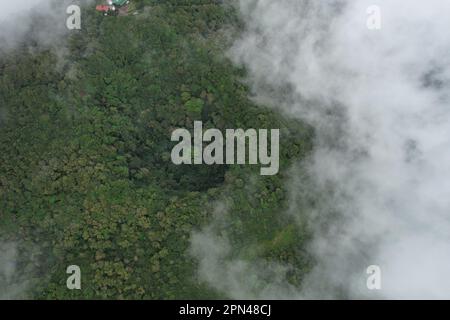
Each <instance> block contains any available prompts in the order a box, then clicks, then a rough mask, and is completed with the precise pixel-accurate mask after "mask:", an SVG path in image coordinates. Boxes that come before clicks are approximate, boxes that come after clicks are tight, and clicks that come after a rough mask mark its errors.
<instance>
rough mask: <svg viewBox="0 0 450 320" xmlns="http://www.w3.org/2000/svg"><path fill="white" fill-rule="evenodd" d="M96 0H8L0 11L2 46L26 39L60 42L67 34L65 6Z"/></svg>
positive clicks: (42, 44)
mask: <svg viewBox="0 0 450 320" xmlns="http://www.w3.org/2000/svg"><path fill="white" fill-rule="evenodd" d="M92 2H93V0H73V1H72V0H21V1H5V3H2V10H1V11H0V49H2V50H5V49H14V48H17V46H18V45H20V44H21V43H23V42H24V41H26V40H27V41H29V42H32V43H33V44H38V45H41V46H49V45H57V44H58V43H59V42H60V41H61V40H64V37H65V36H66V35H67V34H68V31H69V30H68V29H67V27H66V19H67V18H68V16H69V15H68V14H67V13H66V9H67V7H68V6H70V5H72V4H76V5H84V4H89V3H92Z"/></svg>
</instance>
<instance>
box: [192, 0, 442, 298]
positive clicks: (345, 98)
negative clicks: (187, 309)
mask: <svg viewBox="0 0 450 320" xmlns="http://www.w3.org/2000/svg"><path fill="white" fill-rule="evenodd" d="M375 2H376V3H374V1H366V0H360V1H346V0H341V1H338V0H336V1H333V0H328V1H308V0H280V1H270V0H253V1H250V0H242V1H240V12H241V14H242V16H243V18H244V20H245V21H246V26H247V29H246V31H245V32H244V33H243V35H242V37H241V38H240V39H239V40H238V41H237V42H236V43H235V45H234V47H233V48H232V50H231V57H232V59H234V61H235V62H236V63H237V64H241V65H244V66H245V67H246V68H247V69H248V71H249V79H248V81H249V83H250V84H251V86H252V88H253V92H254V98H255V100H257V101H259V102H263V103H265V104H269V105H272V106H273V107H276V108H279V110H280V111H281V112H283V113H285V114H287V115H288V116H291V117H295V118H299V119H303V120H306V121H308V122H309V123H310V124H311V125H313V126H314V128H315V129H316V133H317V137H316V141H315V150H314V152H313V154H312V156H311V158H310V159H309V160H308V161H307V162H306V163H305V162H303V163H301V164H298V166H297V167H296V168H293V173H294V175H297V177H296V178H293V179H292V180H291V181H290V182H289V183H290V184H291V186H292V190H291V191H292V201H291V203H290V205H291V209H290V210H289V213H291V214H294V215H295V214H297V215H300V214H304V210H303V213H300V210H299V209H298V207H297V205H299V203H302V201H304V199H305V197H306V198H307V197H321V199H325V201H320V203H321V205H320V206H318V207H315V208H311V210H310V211H309V213H308V215H309V216H308V218H309V221H310V227H311V228H312V230H313V233H314V240H313V242H312V244H311V248H310V251H311V253H312V254H313V255H314V256H315V258H316V259H317V266H316V267H315V268H314V269H313V271H312V272H311V273H310V274H309V275H308V277H307V280H306V281H305V283H304V285H303V287H302V288H297V289H298V290H297V291H296V292H294V293H293V292H292V290H291V288H285V292H284V293H285V295H287V296H291V297H305V298H308V297H315V298H366V297H369V298H370V297H381V298H413V299H414V298H450V280H449V279H448V277H446V271H447V270H449V269H450V250H449V246H450V239H449V237H450V219H449V215H450V197H449V193H450V107H449V94H450V62H449V58H448V52H450V39H449V38H448V37H447V35H446V34H447V32H446V30H449V27H450V3H449V2H447V1H441V0H430V1H428V2H423V1H419V0H411V1H407V2H405V1H401V0H378V1H375ZM374 4H375V5H377V6H378V7H379V8H380V9H381V29H380V30H370V29H369V28H368V27H367V19H368V18H369V16H368V13H367V9H368V8H369V7H370V6H372V5H374ZM305 172H306V176H303V174H304V173H305ZM300 173H302V176H300ZM280 214H283V213H282V212H280ZM205 232H206V231H205ZM205 235H207V233H203V236H205ZM200 236H202V234H200V235H197V236H196V237H194V248H195V243H196V240H195V239H198V237H200ZM211 238H213V237H209V238H208V239H211ZM210 249H211V250H208V248H205V250H204V251H203V254H200V253H198V254H197V257H200V261H204V260H202V258H204V257H205V256H206V255H208V254H210V253H211V252H220V251H217V250H216V249H214V248H210ZM372 264H374V265H379V266H380V267H381V271H382V290H380V291H375V292H374V291H369V290H368V289H367V288H366V277H367V275H366V273H365V271H366V268H367V267H368V266H369V265H372ZM228 269H229V268H228ZM200 271H201V272H200V273H201V274H202V272H203V278H204V279H206V280H207V281H209V283H210V284H212V285H213V286H214V285H215V286H216V287H217V282H215V281H217V277H211V272H210V273H208V270H206V269H204V270H200ZM229 283H232V280H231V279H229ZM240 284H241V287H240V288H239V290H236V288H222V290H223V291H225V292H227V293H228V294H229V295H230V296H233V297H236V292H242V291H245V288H246V284H245V282H240ZM280 290H281V292H282V291H283V288H280ZM281 294H283V292H282V293H281ZM263 296H264V295H263Z"/></svg>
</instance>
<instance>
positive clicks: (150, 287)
mask: <svg viewBox="0 0 450 320" xmlns="http://www.w3.org/2000/svg"><path fill="white" fill-rule="evenodd" d="M132 2H133V4H134V6H135V9H136V10H138V12H139V14H137V15H129V16H121V17H104V16H103V15H101V14H99V13H98V12H96V11H95V10H94V6H93V5H90V6H86V7H83V12H82V13H83V27H82V29H81V30H74V31H72V32H70V34H69V37H68V38H67V39H61V40H60V43H58V44H57V45H55V46H49V47H40V46H39V45H37V44H34V43H33V42H32V41H25V42H24V43H23V44H21V45H20V46H18V47H17V48H15V49H14V50H10V51H7V52H5V53H4V54H2V55H1V57H0V242H1V243H2V246H5V247H10V249H11V250H12V251H13V252H15V254H14V255H13V256H14V265H15V271H14V273H13V274H9V275H8V276H7V277H6V276H5V275H4V274H3V275H2V274H1V272H0V290H5V291H4V292H3V293H2V292H0V297H2V294H3V295H4V296H5V297H8V296H7V293H5V292H6V291H8V292H10V294H13V293H14V298H16V297H26V298H39V299H54V298H58V299H65V298H124V299H132V298H136V299H157V298H159V299H185V298H218V297H222V298H226V297H227V296H226V294H225V293H223V292H220V290H215V289H214V288H211V287H209V286H208V285H207V284H205V283H204V282H202V281H201V280H200V279H199V278H198V275H197V261H196V259H195V258H194V257H193V256H192V255H191V254H190V250H189V247H190V241H191V235H192V232H194V231H195V230H198V229H200V228H202V227H204V226H206V225H207V224H208V223H210V221H211V219H212V215H213V212H214V211H215V207H216V206H217V204H218V203H225V204H226V206H227V208H228V215H227V216H226V217H225V218H224V219H225V220H226V221H225V223H223V224H222V225H221V227H220V228H221V229H220V232H222V233H223V234H226V235H227V237H228V238H229V239H231V245H232V248H233V251H232V252H231V253H230V254H231V255H233V256H239V257H241V258H242V259H245V260H246V261H249V262H250V263H251V262H252V261H259V262H261V261H263V262H266V263H267V264H269V263H271V262H280V263H282V264H283V265H287V266H290V267H291V268H290V269H289V271H288V272H287V274H286V277H287V279H288V281H289V283H291V284H292V285H294V286H299V285H300V284H301V281H302V277H303V275H304V274H305V272H306V270H308V269H309V268H310V267H311V263H312V262H311V259H310V258H308V256H307V255H306V254H305V253H304V245H305V242H306V241H307V239H308V234H307V232H306V231H305V230H299V227H298V224H294V223H293V221H291V220H290V218H289V217H288V216H286V215H281V214H280V212H282V211H283V210H285V209H286V207H287V199H288V197H289V194H288V191H287V189H286V186H285V185H284V183H283V179H284V178H285V177H286V176H288V175H289V171H288V169H289V167H290V165H291V164H292V163H293V161H294V160H299V159H302V158H303V157H305V156H306V155H307V154H308V151H309V150H310V149H311V140H312V131H311V129H310V128H308V127H307V126H305V125H304V124H302V123H300V122H298V121H294V120H288V119H286V118H284V117H283V116H282V115H279V114H277V113H275V112H273V111H271V109H269V108H267V107H265V106H262V105H256V104H255V103H254V102H252V101H251V100H250V99H249V96H250V95H251V92H250V90H249V88H248V87H247V86H246V84H245V81H244V78H245V74H246V72H245V70H244V69H241V68H238V67H236V66H235V65H233V64H232V62H230V61H229V60H228V58H227V57H226V52H227V49H228V47H229V45H230V42H231V41H232V39H233V38H234V37H236V36H238V35H239V32H240V29H241V28H242V23H241V21H240V20H239V19H240V18H239V15H238V14H237V12H236V9H235V8H234V7H233V6H231V5H229V4H227V5H225V4H223V3H222V1H208V0H183V1H182V0H173V1H172V0H171V1H169V0H166V1H156V0H142V1H138V0H134V1H132ZM195 120H201V121H202V122H203V124H204V126H205V128H219V129H226V128H244V129H245V128H267V129H270V128H279V129H280V131H281V136H282V139H281V140H280V142H281V146H280V163H281V168H280V173H279V174H278V175H276V176H267V177H263V176H260V175H259V166H244V165H235V166H219V165H217V166H206V165H201V166H176V165H174V164H172V162H171V161H170V150H171V149H172V147H173V145H174V143H173V142H171V141H170V136H171V132H172V131H173V130H174V129H175V128H178V127H183V128H189V129H191V128H192V126H193V122H194V121H195ZM248 248H255V250H248ZM72 264H75V265H79V266H80V267H81V270H82V275H83V282H82V285H83V288H82V290H73V291H72V290H68V289H67V288H66V279H67V274H66V268H67V266H69V265H72ZM256 285H257V286H264V283H259V284H256Z"/></svg>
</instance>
